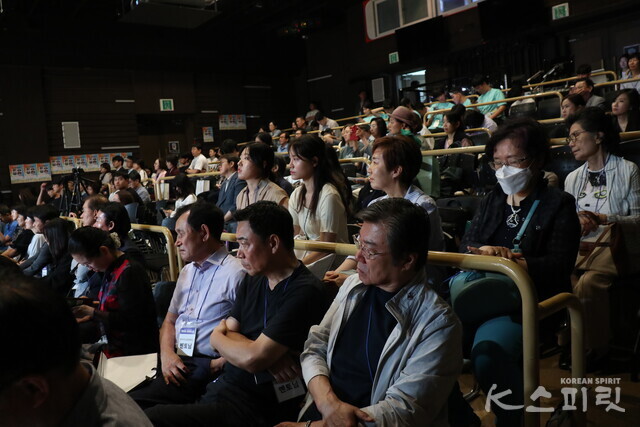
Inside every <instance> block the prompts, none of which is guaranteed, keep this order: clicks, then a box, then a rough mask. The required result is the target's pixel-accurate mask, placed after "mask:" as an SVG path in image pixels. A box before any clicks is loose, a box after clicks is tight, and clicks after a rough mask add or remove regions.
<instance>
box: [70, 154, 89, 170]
mask: <svg viewBox="0 0 640 427" xmlns="http://www.w3.org/2000/svg"><path fill="white" fill-rule="evenodd" d="M73 157H74V158H75V159H74V162H73V163H74V164H75V165H76V166H75V167H76V168H78V169H80V168H82V169H83V170H85V171H86V170H87V155H86V154H76V155H75V156H73Z"/></svg>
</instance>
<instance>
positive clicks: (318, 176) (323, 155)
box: [289, 134, 349, 217]
mask: <svg viewBox="0 0 640 427" xmlns="http://www.w3.org/2000/svg"><path fill="white" fill-rule="evenodd" d="M328 150H333V148H329V147H328V146H327V144H325V143H324V141H323V140H322V139H320V137H319V136H318V135H314V134H310V135H303V136H301V137H300V138H297V139H296V140H295V141H293V143H292V144H291V147H289V152H295V154H296V155H297V156H298V157H300V158H301V159H303V160H307V161H311V160H312V159H313V158H314V157H315V158H316V159H317V161H318V164H317V165H316V167H315V168H314V169H313V195H312V196H311V203H310V204H309V206H307V207H308V208H309V210H310V211H311V215H312V216H314V217H315V216H316V210H317V208H318V201H319V200H320V192H321V191H322V188H323V187H324V185H325V184H332V185H333V186H334V187H335V188H336V190H338V192H339V193H340V198H341V199H342V204H343V205H344V207H345V209H346V208H348V206H349V201H348V200H347V199H346V198H345V196H344V192H343V191H341V190H342V187H344V182H343V180H342V169H336V168H335V165H334V164H333V163H332V162H330V158H329V156H328ZM334 152H335V150H334ZM306 194H307V188H306V187H305V185H304V184H302V185H301V188H300V198H299V199H298V206H296V210H297V211H298V212H300V211H301V210H302V207H303V206H304V205H305V200H306Z"/></svg>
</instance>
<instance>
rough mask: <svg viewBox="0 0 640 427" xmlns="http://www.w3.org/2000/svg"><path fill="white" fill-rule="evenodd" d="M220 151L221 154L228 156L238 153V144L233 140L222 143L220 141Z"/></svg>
mask: <svg viewBox="0 0 640 427" xmlns="http://www.w3.org/2000/svg"><path fill="white" fill-rule="evenodd" d="M220 151H221V152H222V154H229V153H233V152H234V151H238V143H237V142H236V141H234V140H233V139H225V140H224V141H222V145H221V146H220Z"/></svg>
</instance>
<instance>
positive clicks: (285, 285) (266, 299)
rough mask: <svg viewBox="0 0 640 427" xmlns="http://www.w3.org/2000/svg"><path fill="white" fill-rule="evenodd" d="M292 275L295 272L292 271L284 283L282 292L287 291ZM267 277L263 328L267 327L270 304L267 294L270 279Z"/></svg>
mask: <svg viewBox="0 0 640 427" xmlns="http://www.w3.org/2000/svg"><path fill="white" fill-rule="evenodd" d="M291 277H293V273H291V276H289V277H288V278H287V281H286V282H285V284H284V289H283V290H282V292H283V293H284V292H286V291H287V286H289V280H291ZM265 279H266V282H265V283H264V321H263V323H262V324H263V329H266V328H267V307H268V306H269V305H268V298H267V296H268V295H269V279H267V278H266V277H265Z"/></svg>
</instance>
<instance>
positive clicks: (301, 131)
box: [296, 128, 307, 135]
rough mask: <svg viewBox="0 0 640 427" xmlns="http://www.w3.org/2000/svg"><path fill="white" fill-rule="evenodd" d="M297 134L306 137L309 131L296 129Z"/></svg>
mask: <svg viewBox="0 0 640 427" xmlns="http://www.w3.org/2000/svg"><path fill="white" fill-rule="evenodd" d="M297 132H300V134H301V135H305V134H306V133H307V131H306V130H304V129H301V128H298V129H296V133H297Z"/></svg>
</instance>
